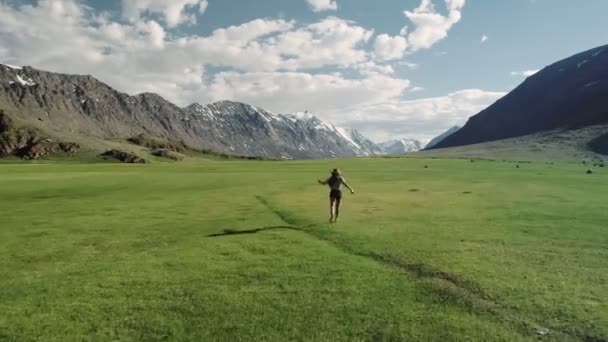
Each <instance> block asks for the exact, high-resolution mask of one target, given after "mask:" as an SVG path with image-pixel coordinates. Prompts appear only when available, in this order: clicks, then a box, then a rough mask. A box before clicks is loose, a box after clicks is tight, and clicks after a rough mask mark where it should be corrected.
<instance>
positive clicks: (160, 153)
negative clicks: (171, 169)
mask: <svg viewBox="0 0 608 342" xmlns="http://www.w3.org/2000/svg"><path fill="white" fill-rule="evenodd" d="M152 155H153V156H156V157H161V158H167V159H171V160H175V161H182V160H184V155H183V154H181V153H178V152H175V151H171V150H167V149H164V148H159V149H157V150H154V151H152Z"/></svg>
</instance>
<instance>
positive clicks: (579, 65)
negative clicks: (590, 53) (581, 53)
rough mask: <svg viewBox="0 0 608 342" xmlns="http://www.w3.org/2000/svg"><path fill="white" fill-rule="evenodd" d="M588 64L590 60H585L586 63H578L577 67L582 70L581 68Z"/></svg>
mask: <svg viewBox="0 0 608 342" xmlns="http://www.w3.org/2000/svg"><path fill="white" fill-rule="evenodd" d="M587 62H589V60H587V59H585V60H584V61H582V62H580V63H578V64H577V65H576V67H577V68H579V69H580V68H581V67H582V66H583V65H584V64H585V63H587Z"/></svg>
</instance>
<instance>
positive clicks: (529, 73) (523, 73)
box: [511, 70, 540, 77]
mask: <svg viewBox="0 0 608 342" xmlns="http://www.w3.org/2000/svg"><path fill="white" fill-rule="evenodd" d="M539 71H540V70H523V71H512V72H511V76H520V77H530V76H532V75H534V74H536V73H537V72H539Z"/></svg>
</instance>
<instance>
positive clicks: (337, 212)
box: [334, 198, 342, 223]
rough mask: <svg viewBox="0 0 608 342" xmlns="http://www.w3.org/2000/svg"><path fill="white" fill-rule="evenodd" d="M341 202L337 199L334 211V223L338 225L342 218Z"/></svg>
mask: <svg viewBox="0 0 608 342" xmlns="http://www.w3.org/2000/svg"><path fill="white" fill-rule="evenodd" d="M341 202H342V199H341V198H336V202H335V210H334V223H338V217H339V216H340V203H341Z"/></svg>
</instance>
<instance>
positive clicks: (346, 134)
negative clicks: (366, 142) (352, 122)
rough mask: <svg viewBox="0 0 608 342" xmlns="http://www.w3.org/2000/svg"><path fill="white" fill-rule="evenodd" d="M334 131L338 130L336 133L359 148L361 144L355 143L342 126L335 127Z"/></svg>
mask: <svg viewBox="0 0 608 342" xmlns="http://www.w3.org/2000/svg"><path fill="white" fill-rule="evenodd" d="M336 132H338V134H339V135H340V136H341V137H342V138H344V139H345V140H346V141H348V142H349V143H351V144H353V145H354V146H356V147H357V148H361V146H359V144H357V143H356V142H355V141H354V140H353V139H352V137H351V135H350V132H349V131H347V130H346V129H344V128H342V127H336Z"/></svg>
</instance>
